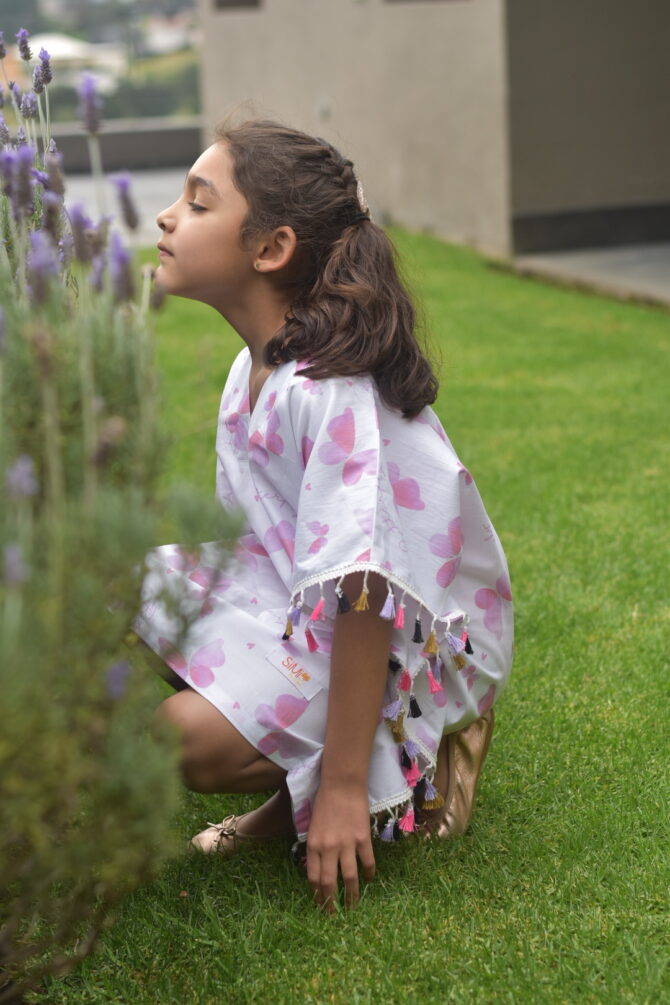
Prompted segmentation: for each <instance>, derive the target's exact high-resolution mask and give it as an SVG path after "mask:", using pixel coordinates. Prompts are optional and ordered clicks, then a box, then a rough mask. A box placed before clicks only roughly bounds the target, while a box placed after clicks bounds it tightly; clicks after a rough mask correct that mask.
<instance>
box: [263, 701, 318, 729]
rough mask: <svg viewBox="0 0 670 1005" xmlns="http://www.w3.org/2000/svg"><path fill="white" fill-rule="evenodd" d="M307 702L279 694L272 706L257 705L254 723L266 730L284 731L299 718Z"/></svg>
mask: <svg viewBox="0 0 670 1005" xmlns="http://www.w3.org/2000/svg"><path fill="white" fill-rule="evenodd" d="M308 705H309V702H308V701H307V698H303V697H300V698H298V697H296V696H295V695H292V694H280V695H279V697H278V698H277V700H276V702H275V703H274V706H272V705H259V706H258V707H257V709H256V711H255V712H254V716H255V718H256V722H258V723H260V725H261V726H264V727H265V728H266V729H273V730H274V729H286V728H287V727H288V726H292V725H293V723H294V722H295V721H296V720H297V719H299V718H300V716H301V715H302V713H303V712H304V711H305V709H306V708H307V706H308Z"/></svg>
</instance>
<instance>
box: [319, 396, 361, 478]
mask: <svg viewBox="0 0 670 1005" xmlns="http://www.w3.org/2000/svg"><path fill="white" fill-rule="evenodd" d="M326 429H327V430H328V435H329V436H330V440H329V442H328V443H324V444H322V445H321V446H320V447H319V460H320V461H322V463H323V464H341V463H342V461H345V460H346V459H347V457H348V456H349V454H350V453H351V452H352V450H353V449H354V443H355V442H356V422H355V420H354V413H353V412H352V410H351V409H350V408H345V410H344V411H343V412H342V414H341V415H336V416H335V418H334V419H331V420H330V422H329V423H328V425H327V427H326Z"/></svg>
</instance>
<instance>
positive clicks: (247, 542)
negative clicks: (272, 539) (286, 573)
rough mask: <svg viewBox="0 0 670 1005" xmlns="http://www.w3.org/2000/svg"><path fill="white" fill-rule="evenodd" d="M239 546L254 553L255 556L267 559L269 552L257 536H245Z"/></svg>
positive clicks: (240, 540)
mask: <svg viewBox="0 0 670 1005" xmlns="http://www.w3.org/2000/svg"><path fill="white" fill-rule="evenodd" d="M238 544H240V545H241V546H242V548H245V549H246V550H247V551H251V552H253V554H254V555H264V556H265V558H267V556H268V553H267V550H266V549H265V548H264V547H263V545H262V544H261V542H260V541H259V540H258V538H257V537H256V535H255V534H243V535H242V537H241V538H240V539H239V541H238Z"/></svg>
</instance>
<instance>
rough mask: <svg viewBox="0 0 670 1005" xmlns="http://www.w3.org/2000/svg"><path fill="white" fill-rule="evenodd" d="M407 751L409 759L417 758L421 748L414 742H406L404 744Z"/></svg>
mask: <svg viewBox="0 0 670 1005" xmlns="http://www.w3.org/2000/svg"><path fill="white" fill-rule="evenodd" d="M403 746H404V748H405V750H406V751H407V755H408V757H417V756H418V754H419V748H418V746H417V744H416V743H415V742H414V740H405V743H404V744H403Z"/></svg>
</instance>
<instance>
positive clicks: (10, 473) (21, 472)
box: [5, 454, 39, 499]
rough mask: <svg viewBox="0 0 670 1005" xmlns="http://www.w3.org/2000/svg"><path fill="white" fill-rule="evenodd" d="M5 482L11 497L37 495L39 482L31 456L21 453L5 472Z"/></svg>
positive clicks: (19, 497)
mask: <svg viewBox="0 0 670 1005" xmlns="http://www.w3.org/2000/svg"><path fill="white" fill-rule="evenodd" d="M5 484H6V485H7V491H8V493H9V495H10V497H11V498H12V499H27V498H29V497H30V496H34V495H37V491H38V489H39V483H38V481H37V477H36V475H35V465H34V464H33V459H32V457H29V456H28V454H21V455H20V456H19V457H17V458H16V460H15V461H14V463H13V464H12V465H11V467H9V468H7V470H6V472H5Z"/></svg>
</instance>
